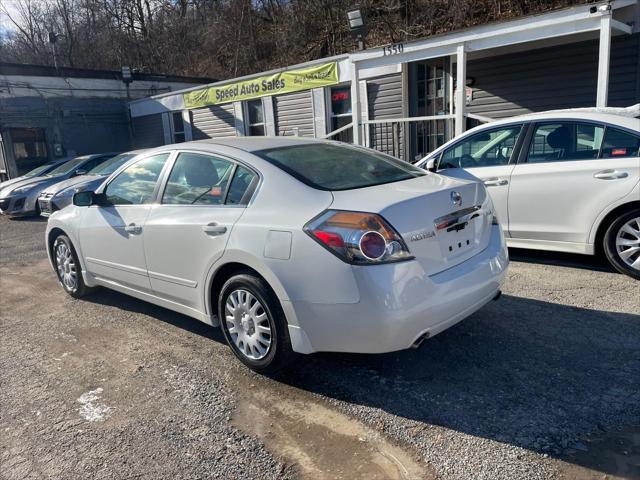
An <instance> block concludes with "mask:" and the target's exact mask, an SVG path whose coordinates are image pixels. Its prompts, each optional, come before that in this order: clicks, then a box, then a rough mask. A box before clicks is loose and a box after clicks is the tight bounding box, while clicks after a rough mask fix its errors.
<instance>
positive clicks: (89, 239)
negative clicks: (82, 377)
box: [46, 137, 508, 372]
mask: <svg viewBox="0 0 640 480" xmlns="http://www.w3.org/2000/svg"><path fill="white" fill-rule="evenodd" d="M46 242H47V251H48V253H49V257H50V260H51V262H52V265H53V267H54V269H55V271H56V273H57V275H58V278H59V280H60V283H61V284H62V286H63V288H64V289H65V290H66V291H67V293H69V294H70V295H72V296H74V297H80V296H82V295H83V294H85V293H86V292H87V290H88V288H89V287H95V286H98V285H101V286H104V287H108V288H112V289H115V290H118V291H120V292H124V293H126V294H129V295H132V296H134V297H137V298H140V299H143V300H147V301H149V302H151V303H155V304H158V305H161V306H163V307H166V308H169V309H172V310H175V311H177V312H181V313H183V314H186V315H190V316H192V317H194V318H197V319H199V320H201V321H204V322H206V323H209V324H212V325H214V324H217V323H218V321H219V320H220V324H221V327H222V332H223V334H224V337H225V339H226V341H227V342H228V344H229V346H230V347H231V349H232V350H233V352H234V353H235V354H236V356H237V357H238V358H239V359H240V360H241V361H242V362H244V363H245V364H246V365H248V366H249V367H250V368H253V369H254V370H256V371H260V372H271V371H274V370H276V369H278V368H280V367H282V366H283V365H285V364H286V363H288V362H289V361H291V359H292V357H293V355H294V352H298V353H312V352H317V351H341V352H362V353H381V352H390V351H394V350H401V349H405V348H409V347H412V346H417V345H419V344H420V343H421V342H422V341H423V340H424V339H425V338H428V337H431V336H433V335H436V334H437V333H439V332H441V331H443V330H445V329H446V328H448V327H450V326H452V325H454V324H455V323H457V322H459V321H460V320H462V319H463V318H465V317H467V316H469V315H470V314H471V313H473V312H475V311H476V310H478V309H479V308H481V307H482V306H483V305H485V304H486V303H487V302H489V301H491V300H492V299H495V298H498V297H499V294H500V286H501V284H502V282H503V279H504V277H505V273H506V269H507V265H508V257H507V251H506V246H505V243H504V238H503V236H502V231H501V229H500V226H499V225H498V224H497V221H496V219H495V217H494V211H493V206H492V204H491V200H490V198H489V196H488V195H487V192H486V189H485V188H484V186H483V185H482V184H481V183H479V182H471V181H467V180H457V179H452V178H448V177H444V176H441V175H436V174H432V173H428V172H425V171H424V170H421V169H419V168H416V167H414V166H412V165H408V164H406V163H404V162H402V161H400V160H396V159H394V158H392V157H389V156H386V155H383V154H381V153H378V152H375V151H373V150H367V149H364V148H358V147H353V146H348V145H346V144H341V143H336V142H327V141H324V142H323V141H315V140H303V139H299V138H291V137H289V138H283V137H276V138H266V137H262V138H259V137H254V138H242V139H240V138H238V139H220V140H210V141H203V142H190V143H182V144H177V145H171V146H166V147H160V148H157V149H155V150H152V151H148V152H146V153H144V154H143V155H140V156H138V157H137V158H136V159H134V160H132V161H131V162H130V163H129V164H126V165H124V166H123V167H121V168H120V169H119V170H118V171H116V172H114V173H113V174H112V175H111V176H110V177H109V178H108V179H107V180H106V181H105V183H103V184H102V185H101V186H100V188H98V190H97V191H96V192H91V191H84V192H79V193H76V194H75V196H74V199H73V205H72V206H69V207H67V208H65V209H63V210H60V211H57V212H54V213H53V214H52V215H51V216H50V217H49V222H48V227H47V233H46ZM218 319H219V320H218Z"/></svg>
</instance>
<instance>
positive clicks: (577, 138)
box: [417, 106, 640, 278]
mask: <svg viewBox="0 0 640 480" xmlns="http://www.w3.org/2000/svg"><path fill="white" fill-rule="evenodd" d="M606 110H609V112H611V111H614V112H615V113H603V111H602V110H600V111H598V110H596V109H575V110H565V111H553V112H543V113H536V114H530V115H525V116H521V117H511V118H508V119H505V120H500V121H494V122H491V123H488V124H484V125H481V126H479V127H476V128H474V129H471V130H469V131H468V132H466V133H464V134H463V135H461V136H459V137H457V138H455V139H453V140H451V141H450V142H448V143H446V144H445V145H443V146H442V147H440V148H438V149H437V150H435V151H434V152H432V153H431V154H429V155H428V156H427V157H426V158H424V159H423V160H421V161H420V162H418V163H417V165H418V166H420V167H422V168H426V169H427V170H431V171H437V172H438V173H441V174H443V175H447V176H450V177H455V178H465V179H480V180H482V181H483V182H484V184H485V185H486V187H487V189H488V191H489V193H490V194H491V198H492V200H493V204H494V207H495V209H496V215H497V216H498V218H499V220H500V223H501V225H502V227H503V229H504V234H505V237H506V240H507V245H508V246H510V247H520V248H531V249H540V250H554V251H560V252H572V253H581V254H589V255H593V254H596V253H598V252H604V254H605V255H606V257H607V259H608V260H609V262H610V263H611V265H612V266H613V267H614V268H615V269H616V270H618V271H620V272H622V273H625V274H627V275H630V276H632V277H634V278H640V156H639V155H640V119H639V118H638V115H639V114H640V111H639V109H638V106H634V107H630V108H628V109H606Z"/></svg>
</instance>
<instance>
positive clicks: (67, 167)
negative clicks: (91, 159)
mask: <svg viewBox="0 0 640 480" xmlns="http://www.w3.org/2000/svg"><path fill="white" fill-rule="evenodd" d="M86 159H87V157H76V158H74V159H73V160H69V161H68V162H65V163H63V164H62V165H60V166H59V167H57V168H54V169H53V170H51V171H50V172H49V173H47V177H57V176H58V175H66V174H67V173H69V172H71V171H72V170H75V169H76V167H77V166H78V165H80V164H81V163H82V162H84V161H85V160H86Z"/></svg>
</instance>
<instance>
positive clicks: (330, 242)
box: [313, 230, 344, 248]
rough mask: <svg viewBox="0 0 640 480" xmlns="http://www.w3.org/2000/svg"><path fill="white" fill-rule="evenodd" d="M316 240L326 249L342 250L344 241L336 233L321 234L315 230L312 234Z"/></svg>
mask: <svg viewBox="0 0 640 480" xmlns="http://www.w3.org/2000/svg"><path fill="white" fill-rule="evenodd" d="M313 234H314V235H315V236H316V238H317V239H319V240H320V241H321V242H322V243H324V244H325V245H326V246H327V247H335V248H343V247H344V240H342V237H341V236H340V235H338V234H337V233H332V232H323V231H322V230H317V231H315V232H313Z"/></svg>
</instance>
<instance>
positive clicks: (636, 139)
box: [602, 127, 640, 158]
mask: <svg viewBox="0 0 640 480" xmlns="http://www.w3.org/2000/svg"><path fill="white" fill-rule="evenodd" d="M639 150H640V135H633V134H632V133H629V132H625V131H623V130H619V129H617V128H611V127H607V131H606V133H605V134H604V143H603V145H602V158H616V157H637V156H638V154H639V153H640V152H639Z"/></svg>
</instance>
